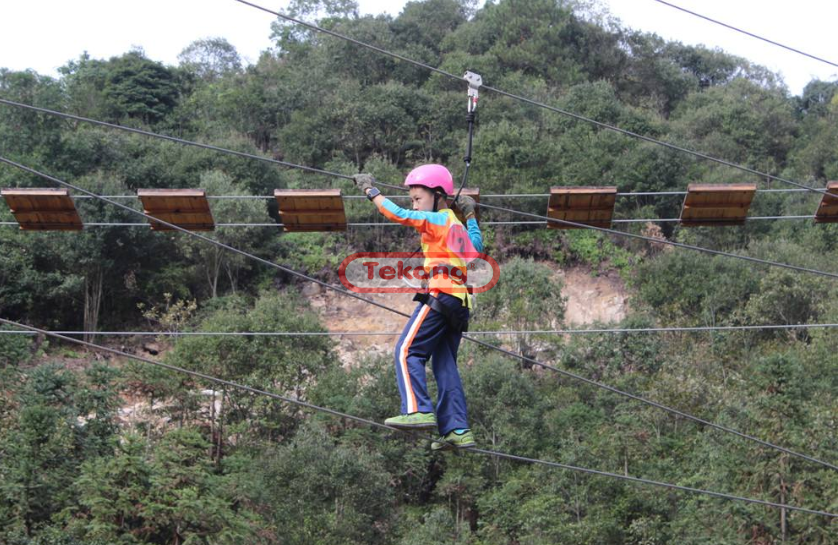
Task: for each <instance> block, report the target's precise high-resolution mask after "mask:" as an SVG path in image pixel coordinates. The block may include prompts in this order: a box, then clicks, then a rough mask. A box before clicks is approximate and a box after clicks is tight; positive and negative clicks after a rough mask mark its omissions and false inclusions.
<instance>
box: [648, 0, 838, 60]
mask: <svg viewBox="0 0 838 545" xmlns="http://www.w3.org/2000/svg"><path fill="white" fill-rule="evenodd" d="M653 1H654V2H657V3H658V4H663V5H664V6H668V7H670V8H674V9H677V10H678V11H682V12H684V13H688V14H689V15H693V16H695V17H698V18H699V19H704V20H705V21H709V22H711V23H713V24H716V25H719V26H723V27H725V28H727V29H729V30H733V31H735V32H739V33H740V34H744V35H746V36H750V37H751V38H756V39H757V40H761V41H763V42H766V43H769V44H771V45H776V46H777V47H782V48H783V49H786V50H788V51H791V52H792V53H797V54H798V55H803V56H804V57H809V58H810V59H813V60H816V61H819V62H822V63H824V64H828V65H830V66H834V67H835V68H838V64H835V63H834V62H832V61H829V60H826V59H824V58H821V57H818V56H816V55H812V54H810V53H806V52H805V51H801V50H799V49H795V48H794V47H790V46H788V45H784V44H781V43H780V42H775V41H774V40H769V39H768V38H763V37H762V36H758V35H757V34H753V33H751V32H748V31H747V30H742V29H741V28H737V27H735V26H733V25H729V24H727V23H723V22H721V21H717V20H716V19H711V18H710V17H707V16H706V15H701V14H700V13H696V12H694V11H690V10H688V9H686V8H682V7H681V6H676V5H675V4H670V3H669V2H664V0H653Z"/></svg>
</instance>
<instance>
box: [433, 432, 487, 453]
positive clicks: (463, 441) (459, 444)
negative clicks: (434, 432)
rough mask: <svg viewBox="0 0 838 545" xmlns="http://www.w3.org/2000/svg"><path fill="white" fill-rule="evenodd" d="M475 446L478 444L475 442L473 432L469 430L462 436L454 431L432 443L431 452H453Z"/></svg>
mask: <svg viewBox="0 0 838 545" xmlns="http://www.w3.org/2000/svg"><path fill="white" fill-rule="evenodd" d="M475 444H476V443H475V442H474V434H473V433H471V430H467V431H466V432H465V433H464V434H462V435H460V434H458V433H457V432H454V431H452V432H450V433H448V434H447V435H446V436H445V437H440V438H439V439H437V440H436V441H434V442H433V443H431V450H453V449H461V448H469V447H473V446H474V445H475Z"/></svg>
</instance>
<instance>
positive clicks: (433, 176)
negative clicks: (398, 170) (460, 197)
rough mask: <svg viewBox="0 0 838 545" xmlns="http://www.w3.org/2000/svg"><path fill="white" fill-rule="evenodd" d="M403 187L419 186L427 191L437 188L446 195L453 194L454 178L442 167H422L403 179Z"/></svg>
mask: <svg viewBox="0 0 838 545" xmlns="http://www.w3.org/2000/svg"><path fill="white" fill-rule="evenodd" d="M404 185H406V186H408V187H411V186H414V185H421V186H423V187H427V188H428V189H436V188H439V189H441V190H443V191H444V192H445V194H446V195H453V194H454V177H453V176H451V173H450V172H449V171H448V169H447V168H445V167H444V166H442V165H422V166H421V167H416V168H414V169H413V170H411V171H410V174H408V175H407V178H405V181H404Z"/></svg>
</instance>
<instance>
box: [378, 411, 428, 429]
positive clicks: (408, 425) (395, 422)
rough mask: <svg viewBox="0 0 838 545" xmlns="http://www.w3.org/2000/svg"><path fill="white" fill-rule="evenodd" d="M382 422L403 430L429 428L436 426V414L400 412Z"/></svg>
mask: <svg viewBox="0 0 838 545" xmlns="http://www.w3.org/2000/svg"><path fill="white" fill-rule="evenodd" d="M384 424H385V425H386V426H392V427H394V428H400V429H404V430H429V429H431V428H435V427H436V415H434V413H410V414H402V415H399V416H394V417H393V418H388V419H387V420H385V421H384Z"/></svg>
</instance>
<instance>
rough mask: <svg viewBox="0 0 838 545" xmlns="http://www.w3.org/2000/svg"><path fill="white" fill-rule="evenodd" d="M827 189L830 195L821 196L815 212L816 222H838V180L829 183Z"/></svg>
mask: <svg viewBox="0 0 838 545" xmlns="http://www.w3.org/2000/svg"><path fill="white" fill-rule="evenodd" d="M826 190H827V191H828V192H829V195H824V196H823V198H821V202H820V204H819V205H818V209H817V211H816V212H815V223H838V182H829V183H827V184H826ZM833 195H834V196H833Z"/></svg>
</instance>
